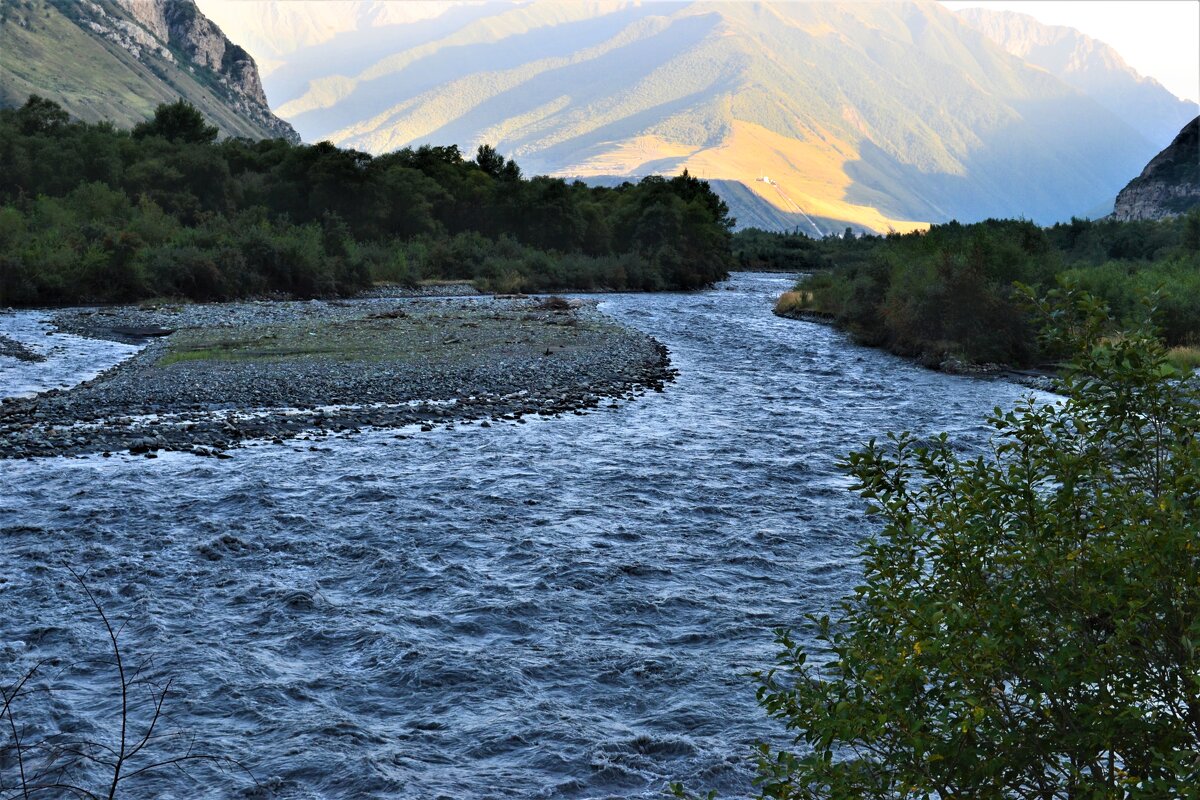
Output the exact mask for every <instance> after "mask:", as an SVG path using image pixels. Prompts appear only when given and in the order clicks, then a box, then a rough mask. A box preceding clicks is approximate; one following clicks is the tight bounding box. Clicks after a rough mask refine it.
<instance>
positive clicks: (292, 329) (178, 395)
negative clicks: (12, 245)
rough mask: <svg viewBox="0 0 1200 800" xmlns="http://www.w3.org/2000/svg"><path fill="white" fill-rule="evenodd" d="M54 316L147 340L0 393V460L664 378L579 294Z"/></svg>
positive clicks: (475, 413)
mask: <svg viewBox="0 0 1200 800" xmlns="http://www.w3.org/2000/svg"><path fill="white" fill-rule="evenodd" d="M54 321H55V324H56V325H57V326H58V327H59V328H60V329H61V330H64V331H68V332H71V333H76V334H79V335H84V336H90V337H94V338H107V339H112V340H117V341H127V342H128V341H138V340H141V341H147V342H149V344H148V345H147V346H146V347H145V348H144V349H143V350H142V351H141V352H139V353H138V354H137V355H136V356H134V357H133V358H131V359H129V360H127V361H125V362H123V363H121V364H119V365H118V366H116V367H114V368H113V369H111V370H108V371H107V372H105V373H102V374H101V375H99V376H97V377H96V378H94V379H93V380H90V381H87V382H85V383H83V384H80V385H79V386H76V387H74V388H72V389H70V390H66V391H58V390H52V391H50V392H46V393H44V394H41V395H39V396H37V397H35V398H29V399H16V400H11V399H10V400H6V401H4V402H3V403H0V458H21V457H33V456H47V455H80V454H89V453H104V454H110V453H118V452H131V453H135V454H142V455H145V456H147V457H153V456H154V455H155V453H156V452H158V451H164V450H165V451H170V450H178V451H187V452H192V453H195V454H197V455H206V456H216V457H228V455H229V454H228V453H227V452H226V451H228V450H229V449H231V448H234V447H236V446H237V445H239V444H240V443H243V442H246V441H249V440H268V441H275V442H280V443H281V442H283V441H285V440H295V439H301V440H312V439H320V438H321V437H324V436H328V435H330V434H334V433H344V432H352V431H357V430H361V429H364V428H385V429H400V428H403V429H405V430H404V431H403V432H402V433H405V434H406V433H407V432H408V431H410V430H411V431H414V432H415V431H418V430H426V431H427V430H431V429H432V428H433V427H435V426H439V425H441V426H449V425H454V424H479V425H484V426H486V425H490V424H493V423H494V422H496V421H500V420H506V421H522V418H523V417H525V416H528V415H531V414H541V415H557V414H563V413H572V412H573V413H583V412H584V410H585V409H588V408H592V407H595V406H598V405H600V404H601V403H606V404H613V403H615V402H616V401H617V400H619V399H632V398H634V397H636V396H637V395H638V394H641V393H643V392H645V391H647V390H658V391H661V389H662V387H663V384H664V383H665V382H667V381H670V380H671V379H672V378H673V377H674V371H673V370H672V369H671V368H670V361H669V358H668V355H667V351H666V348H665V347H664V346H663V345H661V344H660V343H658V342H656V341H655V340H654V339H653V338H651V337H649V336H647V335H645V334H643V333H640V332H638V331H635V330H632V329H630V328H627V327H625V326H622V325H620V324H618V323H616V322H615V321H613V320H612V319H610V318H608V317H607V316H605V315H604V314H602V313H600V312H599V311H598V310H597V309H596V308H595V305H594V303H589V302H579V301H572V302H570V303H569V304H568V303H566V302H563V301H558V302H549V301H546V300H542V299H513V300H498V299H462V298H443V299H415V300H414V299H406V300H397V299H394V298H373V299H365V300H355V301H346V302H254V303H229V304H214V305H183V306H164V307H160V308H153V309H147V308H137V307H118V308H104V309H68V310H64V311H61V312H58V313H57V314H56V315H55V320H54ZM314 446H315V443H314Z"/></svg>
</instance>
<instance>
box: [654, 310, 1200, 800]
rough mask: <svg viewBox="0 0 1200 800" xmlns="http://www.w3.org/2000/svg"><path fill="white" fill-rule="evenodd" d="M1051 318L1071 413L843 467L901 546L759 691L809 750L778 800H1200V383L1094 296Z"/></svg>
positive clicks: (898, 446) (907, 439)
mask: <svg viewBox="0 0 1200 800" xmlns="http://www.w3.org/2000/svg"><path fill="white" fill-rule="evenodd" d="M1043 308H1044V310H1046V311H1047V312H1048V316H1047V319H1048V320H1049V322H1050V327H1049V334H1050V335H1051V337H1052V338H1053V339H1054V340H1055V341H1057V342H1059V343H1065V345H1066V346H1068V347H1069V348H1070V350H1071V351H1072V352H1073V353H1074V354H1075V355H1074V357H1073V358H1072V359H1071V360H1070V362H1069V363H1068V364H1067V365H1066V366H1065V368H1064V372H1063V376H1062V381H1063V387H1062V389H1063V392H1064V393H1065V395H1066V399H1065V400H1064V401H1063V402H1061V403H1044V404H1039V403H1038V402H1037V401H1036V400H1035V399H1033V398H1030V399H1029V400H1027V401H1026V402H1024V403H1023V404H1021V405H1020V406H1018V407H1017V408H1016V409H1015V410H1012V411H1008V412H1002V411H1001V410H1000V409H996V412H995V413H994V414H993V415H992V416H991V417H990V419H989V424H990V425H991V427H992V429H993V431H994V444H993V447H992V449H991V451H990V452H989V453H988V454H987V455H986V456H984V457H970V458H967V457H962V456H960V455H958V454H956V452H955V450H954V449H953V447H952V446H951V443H950V442H949V441H948V440H947V438H946V437H945V435H942V436H941V437H940V438H937V439H935V440H933V441H932V442H930V441H919V440H917V439H916V438H914V437H913V436H911V435H909V434H900V435H894V434H893V435H889V437H888V438H887V440H886V441H885V442H882V443H880V442H875V441H872V442H871V443H870V444H869V445H868V446H867V447H866V448H865V449H864V450H862V451H860V452H858V453H854V454H852V455H851V456H850V457H849V459H848V460H847V461H846V462H845V466H846V468H847V469H848V470H849V472H850V474H851V475H853V477H854V478H855V480H856V485H855V489H856V490H857V491H858V492H859V494H860V495H861V496H862V497H863V498H864V499H865V500H866V501H867V502H868V504H869V506H870V510H871V511H872V512H873V513H874V514H876V515H877V516H878V517H879V519H880V520H881V521H882V530H881V531H880V533H879V535H878V536H876V537H874V538H872V539H870V540H869V541H868V542H867V543H866V544H865V545H864V549H863V557H864V562H863V566H864V577H863V580H862V584H861V585H860V586H859V587H857V588H856V589H855V591H854V593H853V594H852V595H851V596H849V597H847V598H845V599H844V600H843V601H842V602H841V603H839V605H838V606H837V611H836V612H835V614H834V618H833V619H831V618H830V617H829V616H822V617H819V618H818V617H812V618H810V619H809V624H810V626H811V631H812V633H813V635H814V637H815V641H816V642H817V645H816V646H811V647H809V646H804V645H802V644H799V643H797V641H796V640H795V639H794V638H793V637H792V636H791V635H790V634H788V633H787V632H780V633H779V637H778V642H779V644H780V645H781V648H782V651H781V653H780V654H779V657H778V662H777V665H776V667H775V668H774V669H772V670H770V671H767V672H764V673H760V675H759V679H760V681H761V684H760V688H759V693H758V697H759V702H760V703H761V705H762V707H763V708H764V709H765V710H766V711H767V713H769V714H770V715H771V716H772V717H774V718H775V719H777V720H778V721H779V722H780V723H781V724H782V725H783V726H785V727H786V729H787V730H788V731H789V732H791V733H792V734H794V735H795V751H794V752H792V751H789V750H775V749H772V748H770V747H768V746H766V745H764V746H762V747H761V751H760V755H759V759H758V771H759V774H758V779H757V785H758V788H759V791H760V793H761V796H762V797H764V798H813V799H814V800H815V799H816V798H822V799H824V798H851V797H853V798H881V799H882V798H919V797H921V798H930V797H941V798H951V797H963V798H967V797H971V798H986V797H990V798H1010V797H1011V798H1017V797H1037V798H1048V799H1052V798H1064V800H1065V799H1066V798H1082V797H1095V798H1100V797H1103V798H1116V797H1131V798H1132V797H1147V798H1150V797H1185V796H1188V797H1190V796H1194V795H1195V788H1196V786H1197V781H1198V780H1200V713H1198V712H1200V651H1198V650H1197V648H1196V643H1197V642H1200V582H1198V581H1197V580H1196V576H1197V575H1200V436H1198V435H1197V434H1200V385H1198V384H1197V383H1196V382H1195V381H1194V380H1181V379H1180V375H1179V373H1178V372H1177V371H1176V370H1175V369H1174V368H1173V367H1172V366H1171V365H1170V364H1169V363H1168V359H1167V352H1166V349H1165V347H1164V346H1163V344H1162V343H1161V341H1159V340H1158V339H1157V337H1156V336H1155V335H1153V334H1152V333H1150V332H1149V329H1148V328H1147V327H1146V326H1145V325H1144V324H1143V325H1142V326H1140V327H1138V328H1137V329H1135V330H1133V331H1131V332H1127V333H1124V334H1120V335H1114V333H1113V331H1112V330H1110V318H1109V315H1108V310H1107V308H1106V307H1105V306H1104V305H1103V304H1102V303H1100V302H1099V301H1097V300H1095V299H1093V298H1090V297H1088V296H1086V295H1081V294H1076V293H1070V292H1067V293H1062V294H1060V295H1059V297H1058V302H1057V303H1056V304H1055V305H1053V306H1044V307H1043ZM677 793H679V794H682V790H681V789H679V788H678V787H677Z"/></svg>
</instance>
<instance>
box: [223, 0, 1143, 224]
mask: <svg viewBox="0 0 1200 800" xmlns="http://www.w3.org/2000/svg"><path fill="white" fill-rule="evenodd" d="M331 5H332V4H314V3H305V2H291V3H276V2H268V0H243V1H242V2H237V3H230V2H228V0H202V6H203V7H204V9H205V10H206V12H208V13H210V14H213V15H214V16H215V18H216V19H217V21H218V22H219V23H220V24H222V26H223V27H225V28H227V29H229V30H231V31H233V32H234V35H235V36H238V37H239V38H241V39H243V40H244V41H246V42H248V43H250V46H251V47H252V48H253V47H255V46H256V44H255V43H256V42H262V44H261V45H260V46H261V47H262V48H264V52H263V53H262V58H263V59H264V60H265V61H266V62H268V63H269V65H270V70H269V72H268V73H267V75H266V78H265V80H266V84H267V88H268V90H269V91H270V93H271V96H272V97H273V98H274V99H275V101H276V103H277V106H276V111H277V112H278V113H279V114H280V115H281V116H283V117H284V118H286V119H288V120H289V121H290V122H292V123H293V124H294V125H295V126H296V128H297V129H298V130H299V131H300V133H301V135H302V136H303V137H304V138H305V139H306V140H310V141H315V140H319V139H330V140H332V141H333V142H335V143H337V144H340V145H343V146H348V147H354V148H359V149H363V150H367V151H370V152H385V151H389V150H393V149H396V148H399V147H403V146H406V145H413V144H422V143H440V144H445V143H457V144H459V145H461V146H463V147H464V148H469V149H473V148H474V147H475V146H476V145H478V144H481V143H485V142H486V143H490V144H493V145H495V146H496V147H497V148H498V149H500V150H501V151H502V152H504V153H506V154H508V155H511V156H513V157H514V158H516V159H517V160H518V162H519V163H520V164H521V165H522V167H523V168H524V169H525V170H526V172H538V173H550V174H556V175H563V176H579V177H584V178H598V176H610V178H611V176H624V177H633V176H640V175H645V174H649V173H674V172H678V171H679V170H681V169H684V168H687V169H689V170H691V171H692V172H693V173H694V174H697V175H699V176H700V177H703V178H707V179H711V180H713V181H715V182H717V183H715V184H714V185H715V186H716V187H717V188H718V190H719V191H720V192H721V193H722V195H723V196H724V197H725V198H726V200H727V202H729V203H730V205H731V207H732V208H733V210H734V213H735V215H738V216H740V217H742V224H766V225H770V226H771V227H796V226H799V227H800V228H801V229H802V230H805V231H810V228H811V229H812V231H817V230H819V231H828V230H840V229H841V227H842V226H844V225H845V224H847V223H849V224H852V225H854V226H857V227H862V228H869V229H873V230H887V229H888V228H893V227H894V228H896V229H908V228H912V227H917V226H920V225H921V224H923V223H927V222H936V221H944V220H948V219H951V218H958V219H961V220H974V219H980V218H984V217H989V216H1024V217H1031V218H1033V219H1035V220H1038V221H1042V222H1049V221H1054V220H1059V219H1064V218H1066V217H1069V216H1071V215H1073V214H1083V213H1086V212H1087V211H1088V210H1090V209H1092V208H1095V207H1097V206H1099V205H1103V204H1104V203H1105V202H1111V198H1112V197H1113V195H1114V194H1115V193H1116V192H1117V190H1118V189H1119V188H1120V187H1121V186H1122V185H1123V184H1124V182H1125V181H1126V180H1128V176H1129V175H1130V174H1133V173H1134V172H1136V171H1137V170H1138V169H1140V167H1141V166H1142V165H1143V164H1145V163H1146V160H1147V159H1149V158H1150V157H1151V156H1152V155H1153V154H1154V152H1156V150H1157V147H1156V146H1155V144H1153V143H1151V142H1150V141H1148V140H1147V139H1146V138H1145V137H1144V136H1143V135H1141V134H1140V133H1138V131H1137V130H1135V129H1134V128H1133V127H1132V126H1131V125H1129V124H1128V123H1127V122H1126V121H1124V120H1123V119H1122V118H1121V116H1120V115H1118V114H1115V113H1113V111H1112V110H1111V109H1109V108H1106V107H1105V106H1104V105H1103V104H1102V103H1100V102H1098V101H1097V100H1096V99H1094V98H1092V97H1089V96H1088V95H1087V94H1086V93H1085V92H1083V91H1080V90H1079V89H1077V88H1074V87H1072V86H1069V85H1067V83H1065V82H1064V81H1063V80H1061V79H1060V78H1058V77H1056V76H1055V75H1053V74H1050V73H1049V72H1048V71H1046V70H1045V69H1041V68H1038V67H1035V66H1032V65H1030V64H1028V63H1026V62H1025V61H1023V60H1021V59H1020V58H1017V57H1016V56H1014V55H1012V54H1011V53H1009V52H1006V51H1005V50H1004V49H1003V48H1002V47H1000V46H999V45H997V44H996V43H995V42H993V41H992V40H991V39H989V38H988V37H986V36H984V35H983V34H981V33H980V32H978V31H976V30H975V29H973V28H972V27H970V26H968V25H966V24H965V23H964V22H962V21H961V20H960V19H959V18H958V17H957V16H956V15H954V14H952V13H950V12H948V11H947V10H945V9H944V8H943V7H941V6H940V5H938V4H936V3H929V2H906V3H862V4H856V3H844V4H835V3H755V4H750V3H703V2H701V3H644V4H639V3H632V2H620V1H619V0H607V1H606V0H596V1H595V2H589V3H569V4H568V3H558V2H553V0H534V1H533V2H525V3H507V2H506V3H497V2H480V3H457V4H431V3H411V4H408V3H403V4H389V3H373V2H366V1H364V2H356V3H339V4H336V5H337V6H338V7H339V8H340V9H341V11H342V14H341V16H339V17H338V19H337V24H336V25H333V24H332V23H327V22H326V23H323V22H322V20H324V19H325V17H327V16H328V15H329V14H330V13H331V9H330V6H331ZM397 7H400V8H397ZM268 25H269V26H270V27H269V30H268ZM323 25H325V27H322V26H323ZM1154 86H1155V87H1157V84H1155V85H1154ZM1158 88H1159V89H1161V87H1158ZM1158 147H1161V144H1159V145H1158Z"/></svg>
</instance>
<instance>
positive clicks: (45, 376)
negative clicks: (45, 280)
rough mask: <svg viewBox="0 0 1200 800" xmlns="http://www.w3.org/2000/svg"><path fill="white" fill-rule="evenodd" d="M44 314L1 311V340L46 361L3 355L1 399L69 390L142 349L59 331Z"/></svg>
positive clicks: (0, 365) (0, 385)
mask: <svg viewBox="0 0 1200 800" xmlns="http://www.w3.org/2000/svg"><path fill="white" fill-rule="evenodd" d="M50 316H51V315H50V314H49V313H48V312H45V311H12V310H8V311H5V310H0V336H7V337H8V338H9V339H12V340H13V341H16V342H19V343H21V344H23V345H25V347H27V348H29V349H30V350H31V351H33V352H34V353H37V354H38V355H40V356H43V357H44V358H45V360H44V361H21V360H18V359H16V358H12V357H9V356H3V355H0V397H31V396H33V395H35V394H38V393H39V392H44V391H46V390H48V389H69V388H70V387H72V386H75V385H76V384H79V383H82V382H83V381H86V380H90V379H91V378H94V377H96V376H97V375H99V374H100V373H101V372H103V371H104V370H106V369H109V368H110V367H113V366H116V365H117V364H119V363H121V362H122V361H124V360H125V359H127V358H129V357H130V356H132V355H133V354H134V353H136V352H137V351H138V350H140V349H141V346H138V345H129V344H121V343H119V342H107V341H101V340H98V339H88V338H85V337H83V336H76V335H74V334H71V333H63V332H60V331H56V330H55V329H54V326H53V324H52V323H51V322H50Z"/></svg>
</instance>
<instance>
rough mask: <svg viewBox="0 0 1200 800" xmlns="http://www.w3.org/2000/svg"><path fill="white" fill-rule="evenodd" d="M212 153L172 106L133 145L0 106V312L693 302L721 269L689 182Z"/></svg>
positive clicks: (715, 210)
mask: <svg viewBox="0 0 1200 800" xmlns="http://www.w3.org/2000/svg"><path fill="white" fill-rule="evenodd" d="M215 137H216V129H215V128H213V127H212V126H210V125H208V124H207V122H206V121H205V120H204V118H203V116H202V115H201V114H200V113H199V112H198V111H196V109H194V108H192V107H191V106H188V105H187V104H186V103H183V102H179V103H174V104H171V105H165V106H160V107H159V108H158V109H157V110H156V112H155V115H154V118H153V119H152V120H150V121H148V122H146V123H144V124H142V125H139V126H137V127H136V128H135V129H134V130H133V132H132V133H130V132H125V131H119V130H116V129H115V128H113V127H112V126H108V125H103V124H101V125H86V124H82V123H71V122H70V121H69V120H68V119H67V117H66V115H65V114H64V113H62V110H61V109H60V108H58V107H57V106H55V105H54V104H53V103H50V102H49V101H45V100H41V99H39V98H32V99H31V100H30V102H29V103H27V104H26V106H25V107H24V108H21V109H0V246H2V247H3V248H4V252H5V254H6V255H5V258H6V261H5V264H4V272H3V274H0V291H2V292H3V295H0V304H5V303H21V304H35V303H80V302H113V301H124V300H130V299H137V298H138V297H144V296H146V293H147V292H150V293H157V292H160V291H166V292H179V293H191V294H186V296H188V297H191V298H193V299H197V300H203V299H216V298H232V297H241V296H246V295H251V294H260V293H264V292H283V293H288V294H295V295H299V296H315V295H327V294H347V293H351V292H354V291H357V290H359V289H361V288H363V287H365V286H367V285H368V284H370V283H371V282H372V281H377V280H383V281H388V282H396V283H402V284H412V283H415V282H416V281H418V280H421V279H456V280H473V281H477V282H478V283H480V284H481V285H486V286H493V285H495V286H501V285H503V286H505V287H509V288H510V289H511V288H521V287H530V288H538V289H547V290H554V289H572V288H578V289H591V288H609V289H624V288H639V289H695V288H699V287H702V286H707V285H709V284H712V283H713V282H715V281H718V280H721V279H723V278H724V277H725V276H726V274H727V270H728V268H729V266H730V264H731V263H732V255H731V251H730V232H729V229H730V227H731V225H732V221H731V220H730V219H729V217H728V209H727V208H726V207H725V205H724V203H722V202H721V201H720V199H719V198H717V196H716V195H715V194H713V193H712V191H711V190H710V189H709V187H708V184H706V183H704V182H703V181H699V180H696V179H695V178H693V177H691V176H689V175H688V174H687V173H686V172H685V173H684V174H683V175H680V176H678V177H676V178H670V179H666V178H660V177H652V178H646V179H645V180H643V181H641V182H640V183H637V184H632V183H627V184H623V185H621V186H619V187H615V188H604V187H589V186H586V185H585V184H583V183H580V182H574V183H567V182H566V181H564V180H562V179H559V178H548V177H536V178H532V179H528V180H527V179H525V178H523V177H522V176H521V173H520V169H519V168H518V167H517V165H516V164H514V163H513V162H511V161H508V160H505V159H503V158H502V157H501V156H500V155H499V154H497V153H496V152H495V151H494V150H492V149H490V148H487V147H484V148H481V149H480V152H479V153H478V154H477V156H476V159H475V160H473V161H469V160H466V159H464V158H463V157H462V154H461V153H459V151H458V148H457V147H432V146H424V147H419V148H417V149H415V150H414V149H404V150H400V151H397V152H395V153H389V154H387V155H384V156H380V157H377V158H373V157H371V156H370V155H367V154H366V153H360V152H357V151H354V150H341V149H339V148H337V147H334V146H333V145H331V144H329V143H328V142H322V143H320V144H317V145H312V146H302V145H292V144H289V143H287V142H285V141H281V140H276V141H265V142H251V141H247V140H227V141H224V142H216V141H215ZM314 231H315V235H314ZM130 248H132V250H130ZM236 250H241V251H242V252H243V254H244V255H243V256H242V257H239V256H237V255H236V254H235V252H234V251H236ZM172 254H175V255H176V256H178V258H179V261H178V263H171V259H172V257H173V256H172Z"/></svg>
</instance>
